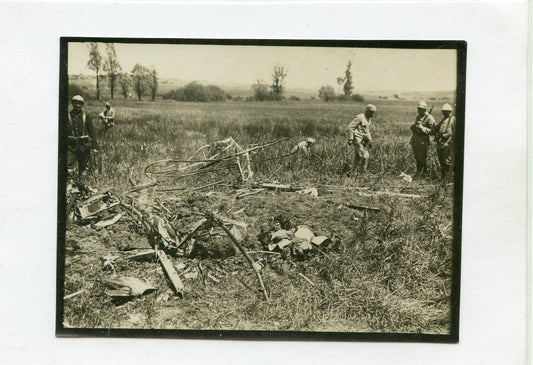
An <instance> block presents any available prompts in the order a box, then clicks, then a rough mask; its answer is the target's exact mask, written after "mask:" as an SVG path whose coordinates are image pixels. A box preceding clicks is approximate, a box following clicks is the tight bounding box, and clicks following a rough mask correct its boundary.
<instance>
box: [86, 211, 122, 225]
mask: <svg viewBox="0 0 533 365" xmlns="http://www.w3.org/2000/svg"><path fill="white" fill-rule="evenodd" d="M121 217H122V213H118V214H117V215H116V216H114V217H113V218H111V219H108V220H104V221H100V222H98V223H95V224H93V226H94V227H95V228H104V227H107V226H110V225H112V224H115V223H117V222H118V220H119V219H120V218H121Z"/></svg>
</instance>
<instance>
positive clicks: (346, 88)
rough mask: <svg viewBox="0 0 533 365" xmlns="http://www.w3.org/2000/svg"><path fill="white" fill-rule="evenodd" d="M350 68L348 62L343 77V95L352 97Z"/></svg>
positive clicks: (350, 62)
mask: <svg viewBox="0 0 533 365" xmlns="http://www.w3.org/2000/svg"><path fill="white" fill-rule="evenodd" d="M351 68H352V61H348V65H347V66H346V72H345V77H344V95H346V96H350V95H352V90H353V85H352V71H351V70H350V69H351Z"/></svg>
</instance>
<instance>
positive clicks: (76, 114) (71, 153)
mask: <svg viewBox="0 0 533 365" xmlns="http://www.w3.org/2000/svg"><path fill="white" fill-rule="evenodd" d="M84 103H85V102H84V101H83V98H82V97H81V96H80V95H76V96H74V97H73V98H72V110H71V111H70V112H69V113H68V126H67V134H68V145H67V171H68V176H69V178H73V177H74V171H75V169H76V166H77V167H78V174H79V177H84V176H85V170H86V168H87V163H88V162H89V158H90V157H91V152H98V150H97V143H96V138H95V136H96V134H95V128H94V125H93V123H92V121H91V118H90V117H89V116H88V115H87V114H85V111H84V110H83V105H84Z"/></svg>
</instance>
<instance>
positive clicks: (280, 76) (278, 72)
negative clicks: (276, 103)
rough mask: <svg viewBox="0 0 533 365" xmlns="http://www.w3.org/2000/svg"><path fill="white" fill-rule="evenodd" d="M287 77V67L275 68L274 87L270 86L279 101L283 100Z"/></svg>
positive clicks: (273, 74)
mask: <svg viewBox="0 0 533 365" xmlns="http://www.w3.org/2000/svg"><path fill="white" fill-rule="evenodd" d="M285 77H287V71H286V70H285V67H282V66H275V67H274V70H273V71H272V85H271V86H270V87H271V89H272V92H273V93H274V94H275V95H276V96H277V99H278V100H279V99H282V97H283V91H284V89H283V82H284V80H285Z"/></svg>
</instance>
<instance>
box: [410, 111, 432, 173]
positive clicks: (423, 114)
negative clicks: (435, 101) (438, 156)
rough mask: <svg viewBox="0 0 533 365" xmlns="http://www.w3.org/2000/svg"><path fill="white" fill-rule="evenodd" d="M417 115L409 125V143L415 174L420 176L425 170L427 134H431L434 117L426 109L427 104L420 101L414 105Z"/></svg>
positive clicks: (427, 144) (427, 145)
mask: <svg viewBox="0 0 533 365" xmlns="http://www.w3.org/2000/svg"><path fill="white" fill-rule="evenodd" d="M416 109H417V115H416V118H415V122H414V124H413V125H412V126H411V132H412V133H413V134H412V136H411V140H410V144H411V146H412V148H413V154H414V156H415V160H416V175H415V177H422V176H424V175H425V174H426V172H427V157H428V147H429V135H430V134H433V129H434V127H435V118H433V116H432V115H431V114H430V113H428V112H427V111H426V109H427V104H426V102H425V101H423V100H422V101H420V102H419V103H418V105H417V107H416Z"/></svg>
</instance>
